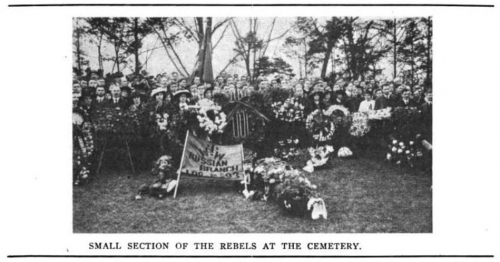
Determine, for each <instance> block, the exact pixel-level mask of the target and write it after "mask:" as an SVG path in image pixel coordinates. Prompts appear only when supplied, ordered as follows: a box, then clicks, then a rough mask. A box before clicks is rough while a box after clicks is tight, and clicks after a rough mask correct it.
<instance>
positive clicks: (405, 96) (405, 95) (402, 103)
mask: <svg viewBox="0 0 500 262" xmlns="http://www.w3.org/2000/svg"><path fill="white" fill-rule="evenodd" d="M410 93H411V91H410V89H403V91H402V93H401V98H400V99H399V100H398V101H397V102H396V104H395V107H417V104H416V103H415V101H413V100H412V99H410Z"/></svg>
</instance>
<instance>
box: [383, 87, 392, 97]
mask: <svg viewBox="0 0 500 262" xmlns="http://www.w3.org/2000/svg"><path fill="white" fill-rule="evenodd" d="M382 91H383V92H384V95H386V96H388V95H389V94H391V86H390V85H385V86H384V89H383V90H382Z"/></svg>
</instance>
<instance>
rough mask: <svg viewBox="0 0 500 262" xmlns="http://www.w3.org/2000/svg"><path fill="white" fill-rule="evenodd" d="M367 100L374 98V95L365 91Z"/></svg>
mask: <svg viewBox="0 0 500 262" xmlns="http://www.w3.org/2000/svg"><path fill="white" fill-rule="evenodd" d="M365 100H366V101H370V100H372V95H370V93H365Z"/></svg>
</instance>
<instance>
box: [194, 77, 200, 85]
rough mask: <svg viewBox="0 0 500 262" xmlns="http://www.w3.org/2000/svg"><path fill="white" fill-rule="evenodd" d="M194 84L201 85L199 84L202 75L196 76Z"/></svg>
mask: <svg viewBox="0 0 500 262" xmlns="http://www.w3.org/2000/svg"><path fill="white" fill-rule="evenodd" d="M194 84H195V85H196V86H199V85H200V84H201V80H200V77H199V76H196V77H195V78H194Z"/></svg>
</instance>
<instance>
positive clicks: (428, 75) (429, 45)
mask: <svg viewBox="0 0 500 262" xmlns="http://www.w3.org/2000/svg"><path fill="white" fill-rule="evenodd" d="M431 27H432V20H431V18H430V17H428V18H427V68H426V72H425V73H426V74H425V82H426V83H425V84H426V85H428V86H431V81H432V75H431V74H432V71H431V68H432V61H431V50H432V42H431V40H432V36H431V34H432V30H431Z"/></svg>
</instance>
